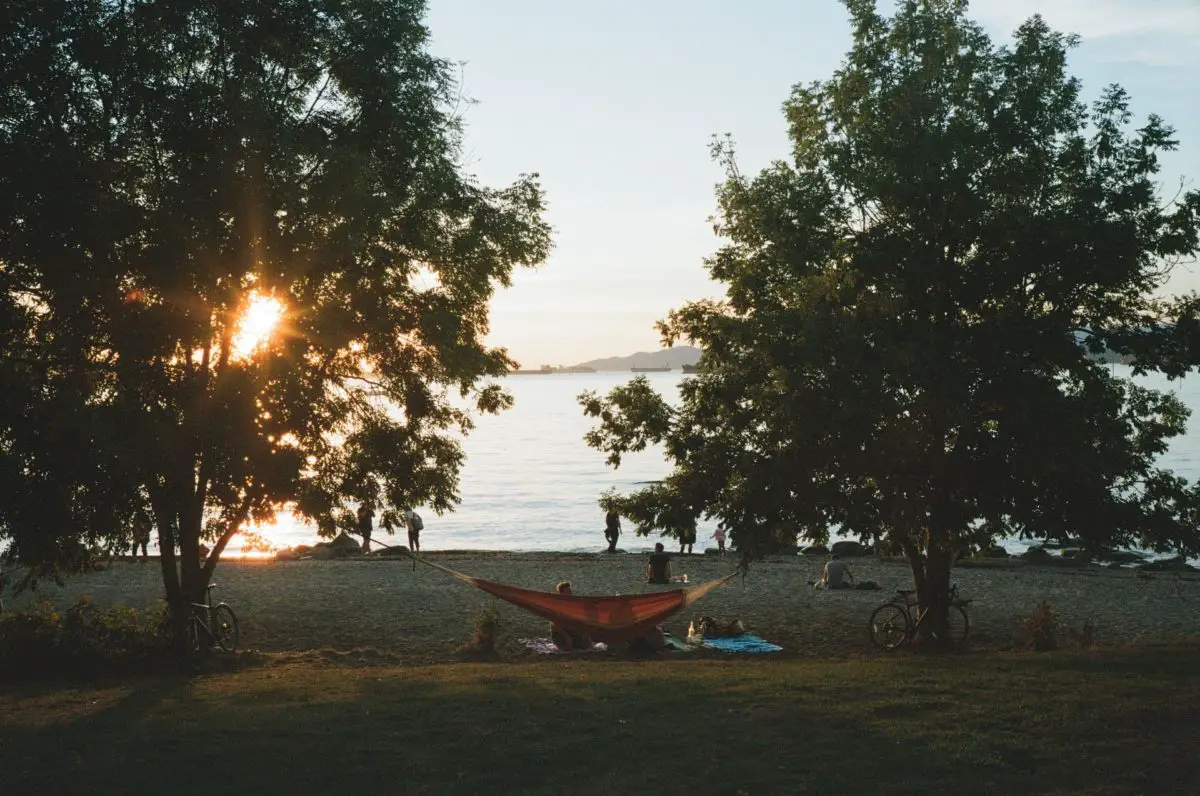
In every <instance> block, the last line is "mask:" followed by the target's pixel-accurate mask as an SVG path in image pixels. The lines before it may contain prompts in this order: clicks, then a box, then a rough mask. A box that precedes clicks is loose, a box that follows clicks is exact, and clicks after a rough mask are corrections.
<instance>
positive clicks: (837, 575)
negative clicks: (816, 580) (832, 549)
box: [821, 553, 854, 589]
mask: <svg viewBox="0 0 1200 796" xmlns="http://www.w3.org/2000/svg"><path fill="white" fill-rule="evenodd" d="M845 578H849V579H850V581H849V583H847V582H846V580H845ZM821 586H823V587H824V588H826V589H851V588H853V587H854V573H853V572H851V571H850V565H849V564H847V563H846V562H845V561H843V560H842V559H841V556H839V555H838V554H837V553H834V554H833V556H832V557H831V558H830V559H829V562H828V563H827V564H826V565H825V571H824V572H822V573H821Z"/></svg>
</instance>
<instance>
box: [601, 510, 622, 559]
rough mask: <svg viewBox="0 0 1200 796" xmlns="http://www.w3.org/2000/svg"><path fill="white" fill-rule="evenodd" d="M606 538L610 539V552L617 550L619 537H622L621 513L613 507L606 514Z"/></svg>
mask: <svg viewBox="0 0 1200 796" xmlns="http://www.w3.org/2000/svg"><path fill="white" fill-rule="evenodd" d="M604 538H605V539H607V540H608V552H610V553H615V552H617V539H619V538H621V515H620V514H617V512H616V511H614V510H613V509H611V508H610V509H609V510H608V512H607V513H606V514H605V515H604Z"/></svg>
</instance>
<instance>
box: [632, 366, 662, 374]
mask: <svg viewBox="0 0 1200 796" xmlns="http://www.w3.org/2000/svg"><path fill="white" fill-rule="evenodd" d="M670 369H671V368H670V367H668V366H666V365H663V366H662V367H657V368H630V370H632V371H633V372H634V373H666V372H667V371H668V370H670Z"/></svg>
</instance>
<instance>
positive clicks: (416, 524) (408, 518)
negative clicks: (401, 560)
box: [404, 509, 425, 553]
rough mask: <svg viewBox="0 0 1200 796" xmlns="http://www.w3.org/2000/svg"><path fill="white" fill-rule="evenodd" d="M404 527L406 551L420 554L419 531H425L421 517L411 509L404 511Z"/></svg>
mask: <svg viewBox="0 0 1200 796" xmlns="http://www.w3.org/2000/svg"><path fill="white" fill-rule="evenodd" d="M404 527H406V528H408V549H409V550H411V551H412V552H414V553H419V552H421V531H422V530H424V529H425V522H424V521H423V520H422V519H421V515H420V514H418V513H417V512H415V511H413V510H412V509H405V510H404Z"/></svg>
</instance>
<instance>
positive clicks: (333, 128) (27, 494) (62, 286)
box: [0, 0, 550, 605]
mask: <svg viewBox="0 0 1200 796" xmlns="http://www.w3.org/2000/svg"><path fill="white" fill-rule="evenodd" d="M424 11H425V7H424V3H423V2H420V0H282V2H281V1H280V0H271V1H270V2H265V1H263V0H246V1H245V2H236V3H229V2H217V1H216V0H209V1H207V2H197V3H184V4H181V3H174V2H166V1H165V0H162V1H160V0H142V1H141V2H129V1H128V0H62V2H56V3H45V2H32V1H30V0H12V2H9V3H7V4H6V6H5V10H4V12H3V15H2V21H0V350H2V351H3V357H0V393H2V394H0V492H2V493H3V494H4V496H5V497H4V500H3V501H2V502H0V538H4V537H7V538H9V539H10V540H11V542H12V546H13V550H14V551H15V553H16V554H17V555H18V556H20V557H21V558H22V559H24V560H25V561H27V562H29V563H31V564H37V563H38V562H46V561H52V560H54V558H55V557H56V556H57V555H60V554H61V552H62V551H63V550H64V549H65V548H66V547H67V546H69V545H70V544H71V543H74V542H77V541H79V540H84V541H87V542H92V541H97V540H110V539H117V538H120V537H121V536H122V535H123V534H126V533H128V530H127V529H128V527H129V522H130V518H131V517H132V516H133V514H134V513H135V512H136V511H138V510H146V511H147V512H148V513H150V514H151V515H152V517H153V520H154V524H155V527H156V528H157V532H158V540H159V546H160V548H161V550H162V553H163V573H164V580H165V585H166V589H167V593H168V596H169V597H170V598H171V600H172V603H173V604H175V605H180V604H182V602H181V601H182V600H184V598H186V597H187V596H188V595H194V594H196V593H197V592H198V591H199V590H200V589H202V588H203V585H204V583H206V582H207V580H208V578H209V576H210V575H211V572H212V569H213V567H214V566H215V565H216V563H217V561H218V559H219V557H220V555H221V552H222V551H223V550H224V548H225V546H226V544H227V543H228V542H229V540H230V538H231V537H232V535H233V534H235V533H236V532H237V531H238V530H239V529H241V528H243V527H244V526H245V524H246V522H247V521H248V520H252V519H265V518H267V517H269V516H271V515H272V513H273V512H274V511H275V510H276V509H277V508H279V507H280V506H282V505H285V504H293V505H294V506H295V507H296V510H297V511H298V512H299V513H301V514H302V515H303V516H306V517H308V518H310V519H313V520H315V521H317V522H318V523H319V526H320V527H321V529H322V530H323V532H325V533H330V532H332V530H333V528H335V527H336V526H337V525H338V524H341V525H342V526H346V525H348V524H349V523H350V522H351V517H352V510H353V509H354V508H355V507H356V506H357V505H359V504H362V503H367V504H371V505H373V506H374V507H376V508H378V509H381V510H385V516H387V515H386V512H388V511H391V512H394V510H395V509H397V508H399V507H403V506H410V505H416V504H427V505H430V506H431V507H432V508H433V509H434V510H436V511H443V510H447V509H449V508H450V507H451V506H452V505H453V504H454V503H455V501H456V500H457V483H458V471H459V467H460V465H461V463H462V459H463V453H462V449H461V447H460V445H459V442H458V438H459V434H460V433H466V432H467V431H469V430H470V428H471V426H472V412H473V409H477V410H482V411H489V412H494V411H498V410H501V409H503V408H505V407H506V406H508V405H509V403H510V399H509V398H508V396H507V395H506V394H505V393H504V392H503V391H502V390H501V389H500V388H499V387H498V386H497V385H496V384H495V383H493V382H490V381H488V379H489V377H492V376H497V375H500V374H503V373H504V372H506V371H507V370H508V369H509V368H511V367H512V366H513V364H514V363H513V362H511V360H510V358H509V357H508V355H507V354H506V352H505V351H504V350H502V349H496V348H489V347H487V346H486V345H485V344H484V342H483V340H484V336H485V334H486V333H487V330H488V301H489V299H490V297H491V296H492V294H493V292H494V290H495V289H496V287H497V286H502V285H508V284H509V280H510V277H511V274H512V272H513V270H514V268H516V267H518V266H521V265H532V264H536V263H539V262H541V261H542V260H544V258H545V256H546V255H547V253H548V249H549V245H550V243H549V229H548V226H547V225H546V223H545V222H544V221H543V219H542V212H543V197H542V192H541V189H540V187H539V185H538V182H537V180H536V176H521V177H520V178H519V179H518V180H517V181H516V182H515V183H513V184H512V185H510V186H508V187H506V188H501V189H493V188H488V187H485V186H483V185H480V184H479V183H478V182H477V181H476V180H475V179H474V178H473V177H472V176H471V175H469V174H467V173H465V172H464V170H463V167H462V165H461V160H460V141H461V124H460V118H459V116H458V114H457V105H458V101H459V99H460V95H459V93H458V91H459V89H458V86H457V83H456V80H455V71H454V69H453V66H452V64H450V63H449V62H447V61H445V60H443V59H440V58H437V57H434V56H433V55H432V54H430V52H429V49H428V43H429V34H428V31H427V30H426V28H425V27H424V26H423V24H422V17H423V15H424ZM255 320H257V321H261V322H262V328H260V329H258V330H257V333H256V330H254V329H253V328H251V327H252V325H253V324H252V322H253V321H255ZM456 394H457V395H458V396H461V397H465V398H470V399H471V406H472V407H473V409H472V408H463V406H464V404H463V402H462V401H461V400H460V399H459V398H458V397H456ZM201 539H208V540H211V541H212V543H213V550H212V552H211V553H210V554H209V556H208V558H207V560H206V561H204V562H201V560H200V558H199V553H198V549H199V543H200V541H201ZM177 553H178V554H179V558H178V559H176V558H175V555H176V554H177Z"/></svg>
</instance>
